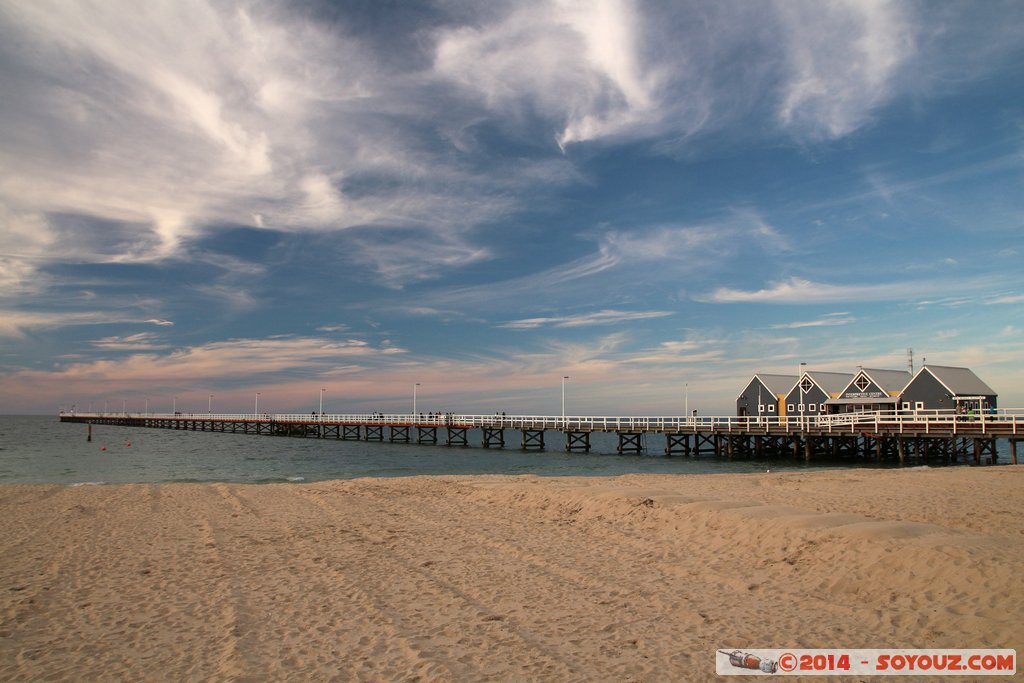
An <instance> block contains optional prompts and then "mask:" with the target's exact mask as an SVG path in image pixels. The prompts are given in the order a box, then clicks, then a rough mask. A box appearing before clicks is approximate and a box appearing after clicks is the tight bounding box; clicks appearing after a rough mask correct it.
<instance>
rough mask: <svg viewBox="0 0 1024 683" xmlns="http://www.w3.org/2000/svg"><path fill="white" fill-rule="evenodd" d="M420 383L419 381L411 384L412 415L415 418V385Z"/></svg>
mask: <svg viewBox="0 0 1024 683" xmlns="http://www.w3.org/2000/svg"><path fill="white" fill-rule="evenodd" d="M419 385H420V383H419V382H415V383H414V384H413V385H412V417H413V419H416V387H418V386H419Z"/></svg>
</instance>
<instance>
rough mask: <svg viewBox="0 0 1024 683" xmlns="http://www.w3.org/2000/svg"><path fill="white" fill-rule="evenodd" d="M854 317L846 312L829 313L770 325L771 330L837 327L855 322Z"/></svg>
mask: <svg viewBox="0 0 1024 683" xmlns="http://www.w3.org/2000/svg"><path fill="white" fill-rule="evenodd" d="M856 321H857V319H856V318H851V317H849V314H848V313H829V314H828V315H825V316H823V317H821V318H818V319H817V320H800V321H796V322H791V323H778V324H775V325H772V326H771V329H773V330H799V329H804V328H807V327H837V326H842V325H849V324H850V323H854V322H856Z"/></svg>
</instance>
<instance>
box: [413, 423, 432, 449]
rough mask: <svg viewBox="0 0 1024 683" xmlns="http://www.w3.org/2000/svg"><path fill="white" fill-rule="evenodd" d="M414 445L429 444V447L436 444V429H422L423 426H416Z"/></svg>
mask: <svg viewBox="0 0 1024 683" xmlns="http://www.w3.org/2000/svg"><path fill="white" fill-rule="evenodd" d="M416 443H419V444H424V443H429V444H431V445H436V444H437V427H424V426H423V425H417V426H416Z"/></svg>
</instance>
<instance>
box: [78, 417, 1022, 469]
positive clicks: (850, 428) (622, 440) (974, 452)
mask: <svg viewBox="0 0 1024 683" xmlns="http://www.w3.org/2000/svg"><path fill="white" fill-rule="evenodd" d="M60 420H61V421H62V422H79V423H87V424H90V425H92V424H106V425H121V426H129V427H150V428H158V429H180V430H189V431H209V432H227V433H233V434H254V435H263V436H291V437H304V438H319V439H339V440H350V441H380V442H384V441H388V442H390V443H410V444H411V443H414V444H430V445H439V444H443V445H446V446H452V447H455V446H459V447H467V446H469V445H470V443H469V439H470V437H469V433H470V431H471V430H479V431H480V441H479V445H480V447H482V448H505V447H506V445H507V441H506V432H509V431H512V432H516V431H518V432H519V436H520V438H519V448H520V449H522V450H524V451H543V450H546V449H547V448H548V444H549V433H555V434H560V435H561V436H562V439H563V442H562V443H563V447H564V450H565V451H566V452H570V453H572V452H581V453H587V452H590V450H591V435H592V434H594V433H614V434H616V435H617V438H618V447H617V451H618V452H619V453H623V454H624V453H642V452H647V451H648V442H649V440H650V438H651V437H654V438H660V439H662V440H663V443H664V448H663V450H662V452H663V453H664V454H665V455H667V456H673V455H683V456H700V455H704V454H714V455H715V456H717V457H722V458H728V459H732V458H768V457H793V458H796V459H802V460H805V461H810V460H811V459H812V458H814V457H815V456H828V457H830V458H834V459H838V458H856V459H865V460H869V461H876V462H879V463H881V462H898V463H899V464H901V465H902V464H906V463H918V464H939V463H942V464H950V463H957V462H970V461H973V462H974V463H975V464H979V465H980V464H995V463H996V462H997V460H998V449H997V446H998V442H999V440H1000V439H1005V440H1007V441H1008V442H1009V446H1010V459H1011V462H1012V463H1013V464H1017V444H1018V443H1020V442H1021V441H1024V409H1002V410H999V411H993V412H991V413H980V414H977V415H970V416H968V415H964V414H957V413H954V412H952V411H937V410H936V411H915V412H896V411H889V412H883V411H878V412H857V413H841V414H836V415H821V416H816V417H788V418H787V417H735V416H726V417H697V416H691V417H678V416H676V417H588V416H573V417H551V416H537V415H518V416H512V415H510V416H506V415H455V414H416V415H414V414H395V415H386V414H380V413H377V414H365V415H329V414H318V413H313V414H273V415H271V414H265V413H264V414H251V413H250V414H195V413H189V414H182V413H127V412H123V413H77V412H62V413H61V414H60ZM556 438H557V437H556Z"/></svg>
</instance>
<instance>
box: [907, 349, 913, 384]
mask: <svg viewBox="0 0 1024 683" xmlns="http://www.w3.org/2000/svg"><path fill="white" fill-rule="evenodd" d="M907 367H908V368H910V375H911V377H913V375H914V349H912V348H910V347H909V346H908V347H907Z"/></svg>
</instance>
